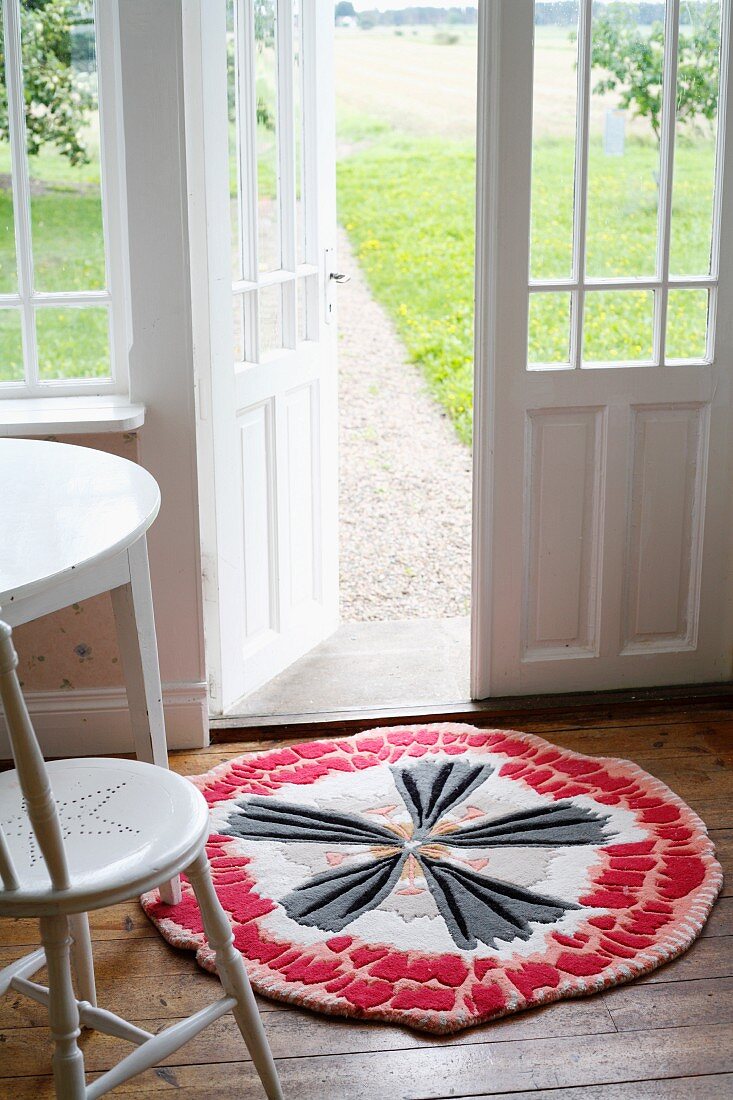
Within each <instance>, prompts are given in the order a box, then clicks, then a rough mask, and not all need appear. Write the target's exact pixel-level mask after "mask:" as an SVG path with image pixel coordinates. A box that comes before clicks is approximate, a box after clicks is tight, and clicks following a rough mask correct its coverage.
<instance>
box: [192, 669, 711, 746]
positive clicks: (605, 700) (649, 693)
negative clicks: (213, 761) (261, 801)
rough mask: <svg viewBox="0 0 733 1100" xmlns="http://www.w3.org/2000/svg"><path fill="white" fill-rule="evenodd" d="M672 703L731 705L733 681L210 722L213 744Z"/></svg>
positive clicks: (243, 716) (232, 716) (227, 717)
mask: <svg viewBox="0 0 733 1100" xmlns="http://www.w3.org/2000/svg"><path fill="white" fill-rule="evenodd" d="M669 706H696V707H705V706H707V707H731V708H733V681H724V682H720V683H712V684H709V683H708V684H682V685H674V686H671V687H651V688H617V689H614V690H612V691H588V692H574V693H562V694H554V695H514V696H503V697H498V696H497V697H496V698H494V699H481V700H475V701H471V700H463V701H458V702H455V703H439V704H435V703H433V704H427V705H417V706H412V707H409V706H403V707H394V706H390V707H357V708H351V709H343V710H326V711H309V712H293V713H290V714H269V715H268V714H259V715H256V714H240V715H237V714H228V715H225V716H221V717H213V718H211V719H210V720H209V728H210V731H211V740H212V741H214V742H225V741H247V740H259V739H260V738H261V735H262V733H263V732H268V731H272V732H273V733H274V734H276V735H277V736H279V737H287V736H290V735H292V736H300V735H302V734H304V733H308V732H309V731H311V730H314V729H319V730H320V729H323V730H329V729H330V730H340V731H344V732H348V731H349V730H351V729H353V730H359V729H369V728H372V729H373V728H374V727H375V726H379V725H386V726H394V725H400V724H401V723H403V722H410V723H412V722H429V721H430V722H468V723H471V722H476V723H477V724H479V725H486V724H487V722H489V721H491V720H492V719H499V718H501V719H507V718H512V717H513V716H518V717H519V716H521V717H540V716H547V715H550V716H551V715H553V714H557V713H558V712H563V711H571V712H573V714H574V715H575V716H578V715H579V714H581V713H583V712H587V713H589V714H597V713H598V711H599V710H611V711H613V712H616V711H620V710H622V709H623V708H625V707H631V708H634V709H635V710H639V709H643V708H650V709H651V708H653V707H660V708H666V707H669Z"/></svg>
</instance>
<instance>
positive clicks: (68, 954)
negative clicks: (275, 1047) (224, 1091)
mask: <svg viewBox="0 0 733 1100" xmlns="http://www.w3.org/2000/svg"><path fill="white" fill-rule="evenodd" d="M17 663H18V659H17V656H16V654H15V650H14V649H13V644H12V640H11V631H10V627H8V626H7V625H6V624H5V623H2V622H0V696H1V697H2V704H3V708H4V710H5V716H6V721H7V725H8V730H9V734H10V739H11V746H12V751H13V758H14V760H15V771H10V772H5V773H4V774H2V775H0V880H2V887H1V888H0V916H8V917H39V918H40V927H41V941H42V943H43V947H42V948H40V949H39V950H37V951H34V952H33V953H32V954H30V955H27V956H25V958H23V959H20V960H19V961H18V962H15V963H12V964H11V965H10V966H9V967H6V968H5V969H4V970H3V971H1V972H0V994H2V993H5V992H6V991H7V990H8V989H14V990H17V991H18V992H19V993H24V994H26V995H27V996H28V997H31V998H32V999H33V1000H35V1001H39V1002H40V1003H41V1004H44V1005H47V1006H48V1015H49V1023H50V1028H51V1034H52V1036H53V1039H54V1044H55V1046H54V1054H53V1074H54V1081H55V1085H56V1094H57V1096H58V1097H59V1100H82V1098H84V1100H94V1098H96V1097H98V1096H101V1095H103V1094H104V1093H106V1092H108V1091H109V1090H110V1089H113V1088H115V1087H116V1086H117V1085H120V1084H122V1083H123V1082H124V1081H127V1080H128V1079H129V1078H130V1077H133V1076H134V1075H135V1074H138V1073H141V1072H142V1071H143V1070H146V1069H150V1068H151V1067H152V1066H154V1065H155V1064H156V1063H158V1062H160V1061H161V1060H162V1059H164V1058H166V1057H168V1055H170V1054H172V1053H173V1052H174V1051H176V1050H178V1048H179V1047H180V1046H182V1045H183V1043H185V1042H186V1041H187V1040H188V1039H190V1038H192V1037H193V1036H194V1035H196V1034H198V1032H199V1031H201V1030H202V1028H204V1027H206V1026H207V1025H208V1024H210V1023H213V1022H214V1021H215V1020H218V1019H219V1018H220V1017H221V1016H223V1015H225V1013H227V1012H229V1011H231V1012H232V1013H233V1014H234V1018H235V1019H236V1021H237V1024H238V1026H239V1030H240V1031H241V1033H242V1036H243V1038H244V1041H245V1043H246V1044H247V1048H248V1050H249V1052H250V1055H251V1057H252V1060H253V1062H254V1064H255V1067H256V1069H257V1071H258V1073H259V1075H260V1079H261V1080H262V1083H263V1085H264V1087H265V1091H266V1093H267V1095H268V1097H270V1098H271V1100H282V1092H281V1089H280V1083H279V1081H278V1076H277V1071H276V1069H275V1064H274V1062H273V1059H272V1054H271V1053H270V1048H269V1046H268V1042H267V1038H266V1036H265V1032H264V1029H263V1027H262V1021H261V1020H260V1015H259V1012H258V1009H257V1004H256V1002H255V999H254V995H253V993H252V989H251V987H250V984H249V979H248V978H247V974H246V972H245V969H244V964H243V962H242V958H241V956H240V954H239V953H238V951H236V949H235V948H234V944H233V936H232V931H231V926H230V924H229V920H228V919H227V916H226V914H225V913H224V910H223V909H222V908H221V905H220V904H219V901H218V899H217V897H216V894H215V892H214V887H213V885H212V881H211V872H210V869H209V863H208V860H207V857H206V850H205V844H206V839H207V835H208V812H207V807H206V803H205V801H204V799H203V797H202V795H201V794H200V792H199V791H197V790H196V788H195V787H194V786H193V785H192V784H190V783H188V782H187V781H186V780H185V779H183V778H181V777H180V776H178V775H175V774H173V773H172V772H169V771H166V770H164V769H162V768H158V767H155V766H154V765H152V764H145V763H141V762H140V761H137V760H105V759H80V760H59V761H55V762H53V763H49V764H48V765H47V764H46V763H45V761H44V759H43V756H42V753H41V750H40V748H39V746H38V742H37V740H36V737H35V733H34V731H33V727H32V725H31V722H30V718H29V717H28V711H27V709H26V706H25V702H24V699H23V694H22V692H21V690H20V684H19V682H18V676H17V673H16V671H15V670H16V667H17ZM179 871H185V873H186V875H187V876H188V880H189V882H190V883H191V886H192V887H193V889H194V891H195V893H196V898H197V901H198V904H199V907H200V909H201V916H202V918H203V923H204V927H205V929H206V935H207V937H208V941H209V944H210V945H211V947H212V949H213V950H214V952H215V955H216V966H217V970H218V972H219V977H220V979H221V984H222V986H223V987H224V993H225V996H224V997H222V998H221V999H220V1000H218V1001H216V1002H215V1003H214V1004H212V1005H209V1006H207V1007H206V1008H203V1009H201V1011H199V1012H196V1013H195V1014H194V1015H192V1016H189V1017H188V1018H187V1019H185V1020H181V1021H179V1022H178V1023H176V1024H173V1025H172V1026H171V1027H169V1028H167V1029H166V1030H165V1031H162V1032H160V1033H159V1034H157V1035H152V1034H150V1033H149V1032H147V1031H143V1030H142V1029H141V1028H139V1027H135V1026H134V1025H132V1024H130V1023H128V1022H127V1021H126V1020H124V1019H122V1018H121V1017H120V1016H117V1015H115V1014H114V1013H112V1012H107V1011H105V1010H104V1009H100V1008H97V1007H96V997H95V992H94V970H93V964H92V958H91V942H90V939H89V925H88V921H87V917H86V913H87V912H88V911H89V910H93V909H101V908H103V907H104V906H106V905H112V904H114V903H116V902H119V901H124V900H126V899H127V898H131V897H135V896H136V895H138V894H140V893H142V892H143V891H145V890H150V889H152V888H153V887H154V886H159V885H160V884H161V883H165V882H167V881H169V880H170V879H171V878H172V877H173V876H174V875H176V874H177V873H178V872H179ZM72 955H73V957H74V963H75V965H76V970H77V981H78V985H79V988H80V992H83V993H84V995H85V997H86V999H77V996H76V994H75V992H74V987H73V984H72V974H71V959H72ZM43 966H47V968H48V987H45V986H42V985H39V984H37V983H36V982H34V981H31V980H30V976H31V975H32V974H34V973H35V972H36V971H37V970H40V969H41V967H43ZM81 1027H90V1028H95V1029H97V1030H98V1031H103V1032H105V1033H106V1034H108V1035H114V1036H117V1037H118V1038H120V1039H125V1040H129V1042H131V1043H133V1044H134V1045H135V1047H136V1049H135V1050H133V1051H132V1052H131V1053H130V1054H129V1055H127V1057H125V1058H123V1059H122V1060H121V1061H120V1062H118V1064H117V1065H116V1066H114V1067H113V1068H112V1069H110V1070H108V1071H107V1072H106V1073H103V1074H102V1075H101V1076H100V1077H99V1078H97V1079H96V1080H95V1081H94V1082H93V1083H92V1084H90V1085H87V1084H86V1082H85V1074H84V1058H83V1055H82V1052H81V1050H80V1049H79V1046H78V1044H77V1039H78V1037H79V1033H80V1028H81Z"/></svg>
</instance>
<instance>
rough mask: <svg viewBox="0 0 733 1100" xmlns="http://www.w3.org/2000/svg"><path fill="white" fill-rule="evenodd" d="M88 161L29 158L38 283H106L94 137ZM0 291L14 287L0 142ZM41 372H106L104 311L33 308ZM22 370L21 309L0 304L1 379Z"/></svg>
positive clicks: (6, 156) (40, 286) (5, 161)
mask: <svg viewBox="0 0 733 1100" xmlns="http://www.w3.org/2000/svg"><path fill="white" fill-rule="evenodd" d="M89 144H90V151H91V154H92V162H91V163H90V164H88V165H84V166H80V167H72V166H71V165H69V164H68V162H67V161H66V160H65V159H64V158H63V157H61V156H59V155H58V154H57V153H54V152H51V151H47V150H44V151H43V152H41V153H40V154H39V155H38V156H36V157H32V158H31V159H30V165H29V169H30V176H31V228H32V234H33V258H34V281H35V289H36V290H38V291H73V290H99V289H102V288H104V286H105V264H104V241H103V235H102V216H101V204H100V198H99V162H98V150H97V141H96V138H95V135H94V133H91V134H90V142H89ZM0 177H1V178H2V181H3V185H2V186H1V187H0V293H5V294H7V293H13V292H15V291H17V285H18V284H17V274H16V260H15V236H14V223H13V201H12V194H11V191H10V189H9V186H8V183H7V181H8V180H9V178H10V150H9V148H8V145H7V144H6V143H0ZM36 340H37V344H38V357H39V370H40V376H41V378H42V379H46V380H50V379H55V378H92V377H104V376H106V375H108V374H109V335H108V320H107V311H106V309H103V308H93V309H63V310H61V309H55V308H43V309H39V310H37V312H36ZM22 377H23V356H22V343H21V326H20V314H19V312H18V311H17V310H15V309H5V310H2V311H0V381H14V380H18V379H22Z"/></svg>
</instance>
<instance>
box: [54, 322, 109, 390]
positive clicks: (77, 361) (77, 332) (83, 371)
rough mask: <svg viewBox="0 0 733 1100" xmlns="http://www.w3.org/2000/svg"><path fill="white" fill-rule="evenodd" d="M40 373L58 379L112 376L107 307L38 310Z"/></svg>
mask: <svg viewBox="0 0 733 1100" xmlns="http://www.w3.org/2000/svg"><path fill="white" fill-rule="evenodd" d="M36 342H37V344H38V373H39V377H40V378H41V379H42V380H43V381H51V380H52V379H55V378H109V376H110V362H109V315H108V313H107V310H106V309H104V308H99V307H96V306H95V307H94V308H91V309H51V308H42V309H37V310H36Z"/></svg>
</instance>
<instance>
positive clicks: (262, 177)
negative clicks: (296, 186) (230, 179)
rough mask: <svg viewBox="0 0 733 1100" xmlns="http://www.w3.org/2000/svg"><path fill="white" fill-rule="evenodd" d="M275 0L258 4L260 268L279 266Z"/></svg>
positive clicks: (256, 27) (267, 269) (269, 269)
mask: <svg viewBox="0 0 733 1100" xmlns="http://www.w3.org/2000/svg"><path fill="white" fill-rule="evenodd" d="M275 7H276V5H275V0H257V3H256V4H255V66H256V68H255V72H256V95H257V106H256V110H257V187H258V204H257V211H258V218H257V221H258V233H257V242H258V248H259V268H260V271H275V270H277V269H278V268H279V267H280V227H279V213H278V124H277V50H276V34H277V28H276V18H275Z"/></svg>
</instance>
